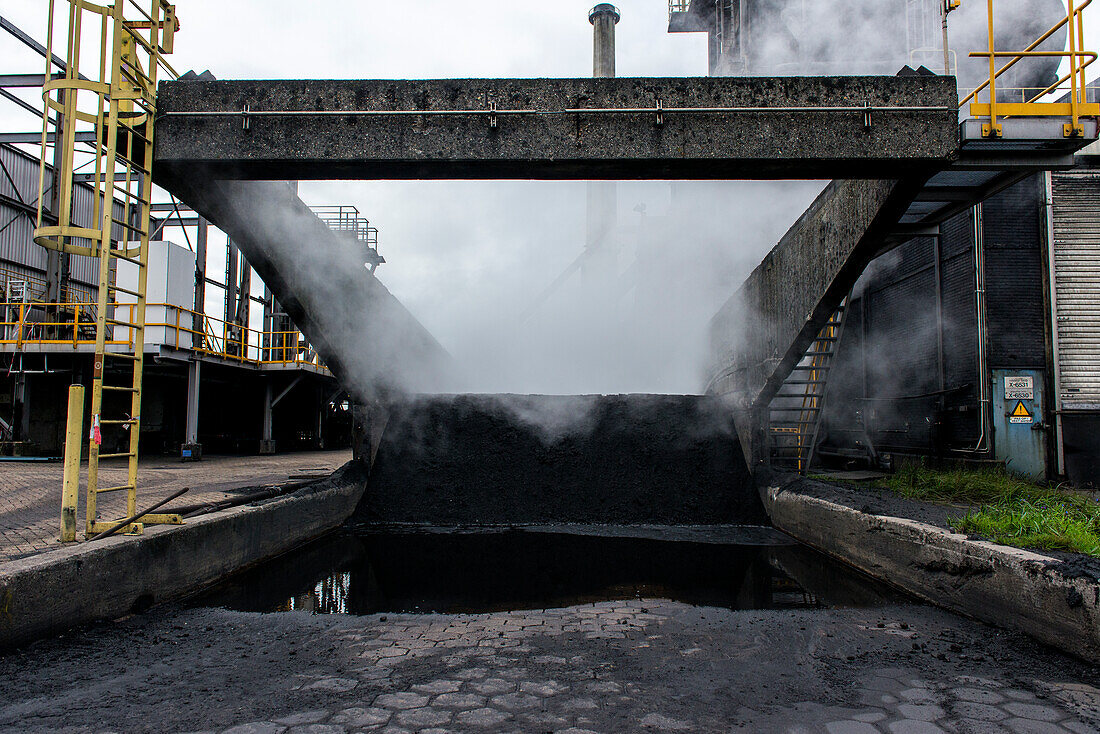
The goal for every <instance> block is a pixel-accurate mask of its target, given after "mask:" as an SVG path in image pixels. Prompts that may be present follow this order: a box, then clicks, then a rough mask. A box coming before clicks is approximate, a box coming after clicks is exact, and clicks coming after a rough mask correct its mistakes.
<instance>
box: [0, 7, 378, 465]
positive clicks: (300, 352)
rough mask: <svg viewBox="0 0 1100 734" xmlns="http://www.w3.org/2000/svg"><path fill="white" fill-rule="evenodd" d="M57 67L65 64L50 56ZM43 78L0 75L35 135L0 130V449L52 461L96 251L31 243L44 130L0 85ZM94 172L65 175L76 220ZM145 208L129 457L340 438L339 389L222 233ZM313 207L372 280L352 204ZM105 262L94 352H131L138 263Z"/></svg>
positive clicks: (91, 343)
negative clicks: (139, 362)
mask: <svg viewBox="0 0 1100 734" xmlns="http://www.w3.org/2000/svg"><path fill="white" fill-rule="evenodd" d="M0 21H2V28H3V32H4V36H5V37H7V41H6V42H5V43H15V44H23V45H25V46H27V47H29V48H31V49H32V50H34V51H36V52H38V53H39V54H41V55H43V56H45V48H44V47H43V46H42V45H41V44H39V43H38V42H37V41H36V40H35V39H34V38H32V37H31V36H30V35H28V34H27V33H26V32H24V31H23V30H22V29H20V28H17V27H16V26H14V25H13V24H11V23H10V22H8V21H6V20H4V19H2V18H0ZM54 62H55V66H56V67H57V68H58V69H59V70H61V69H63V66H64V64H63V62H61V61H60V60H59V59H56V57H55V58H54ZM191 76H194V75H191ZM42 83H43V75H42V74H7V75H4V76H0V93H3V95H4V98H5V99H4V100H0V104H5V105H8V106H9V107H12V108H13V109H17V110H20V109H21V111H22V112H25V113H26V120H27V124H26V128H25V129H26V130H28V131H32V132H26V133H22V132H17V131H11V132H5V133H3V134H2V135H0V141H2V142H0V368H2V372H0V455H4V454H6V455H12V454H15V455H20V456H59V455H60V454H61V453H62V450H63V448H64V443H65V420H66V404H67V403H66V401H67V397H66V393H67V390H68V386H69V385H70V384H90V382H91V379H92V374H93V361H94V358H95V353H96V322H97V308H98V303H97V301H98V296H99V293H98V290H99V288H98V283H99V276H100V274H99V258H97V257H89V256H84V255H79V254H70V253H59V252H56V251H53V250H47V249H46V248H44V247H41V246H39V244H37V243H36V242H35V241H34V237H33V234H34V230H35V226H36V216H37V200H38V191H39V166H40V156H41V152H40V151H41V150H42V148H41V145H40V143H41V140H42V138H43V136H42V134H41V133H40V132H38V131H37V130H35V128H36V127H38V126H41V125H42V119H41V115H42V111H41V109H40V108H37V109H36V108H35V107H34V106H32V105H29V104H28V103H26V102H25V101H24V100H23V99H22V98H21V97H19V96H17V95H15V94H13V93H11V92H10V91H9V89H13V88H16V87H41V86H42ZM59 118H60V115H59V114H55V115H53V116H52V118H51V126H50V130H51V131H50V132H49V135H50V136H55V135H56V136H60V135H61V121H60V119H59ZM52 139H53V138H52V137H51V140H52ZM85 143H86V144H87V141H85ZM58 149H60V146H58ZM88 154H89V155H91V147H90V145H89V146H88ZM54 170H55V168H54V166H53V165H50V162H49V161H48V162H47V165H46V166H45V167H44V174H43V175H44V179H45V180H44V182H43V186H44V190H46V191H53V192H54V194H53V198H52V199H51V200H50V201H48V202H45V207H44V208H45V211H44V213H43V220H44V223H46V224H50V223H56V221H57V218H56V214H55V213H54V212H55V211H56V207H57V206H58V196H57V193H56V190H55V189H54V188H53V178H54ZM86 170H91V169H86ZM92 177H93V174H91V173H88V174H77V175H76V176H75V177H74V184H73V188H72V195H71V221H72V222H73V223H74V224H76V225H80V226H90V225H91V224H92V223H93V222H94V217H95V214H94V207H95V201H96V193H95V192H96V189H95V187H94V185H93V183H94V182H93V181H92ZM288 186H291V187H294V188H296V186H295V185H294V184H293V183H291V184H288ZM137 209H138V206H137V204H136V203H133V202H131V203H129V205H127V203H126V199H125V198H124V197H119V198H116V199H115V201H114V204H113V219H114V220H115V222H116V223H115V225H114V227H113V236H114V238H115V239H118V240H120V241H125V240H126V239H128V230H129V229H131V228H132V227H134V226H136V218H137ZM151 211H152V212H153V214H152V219H151V227H150V234H149V239H150V244H149V254H148V259H149V260H148V279H147V284H146V291H145V298H146V301H147V304H146V313H145V328H144V330H143V334H144V338H143V341H144V346H143V347H142V349H143V351H144V356H145V361H144V370H143V381H144V390H143V395H142V400H141V404H142V415H141V421H140V431H141V436H140V443H141V446H142V453H143V454H166V455H176V456H180V457H181V458H184V459H199V458H201V456H202V452H203V451H206V452H216V453H228V452H232V453H254V452H259V453H273V452H274V451H275V450H276V448H278V449H279V450H293V449H308V448H319V447H323V446H324V447H329V448H333V447H339V446H345V445H348V444H349V442H350V435H351V417H350V415H351V414H350V411H349V404H348V400H347V397H346V393H345V392H344V390H343V389H341V387H340V386H339V385H338V383H337V381H336V379H335V378H334V377H333V375H332V373H331V371H330V370H329V369H328V368H327V367H326V365H325V364H324V363H323V361H322V360H321V359H320V357H319V356H318V354H317V351H316V349H315V348H314V347H313V346H312V345H311V344H309V343H308V341H307V340H306V338H305V337H304V336H303V335H302V333H301V332H300V331H299V329H298V328H297V327H296V326H295V324H294V323H293V322H292V321H291V319H290V318H289V316H288V315H287V314H286V313H285V312H284V310H283V308H282V307H281V306H280V304H279V302H278V301H277V300H276V299H275V297H274V296H273V295H272V293H271V291H270V289H269V288H268V287H267V285H266V284H265V283H264V282H263V281H262V280H261V279H260V278H259V276H258V275H256V274H255V271H254V270H253V268H252V266H251V265H250V263H249V262H248V261H247V260H246V258H245V257H244V255H242V254H241V252H240V251H239V249H238V247H237V246H236V244H235V243H234V242H233V241H232V239H230V238H228V237H227V236H226V235H224V233H222V232H220V231H218V230H217V229H215V228H214V227H213V226H212V225H210V224H209V222H207V221H206V220H205V219H204V218H202V217H200V216H199V215H197V214H196V213H195V212H193V211H191V210H190V209H188V208H187V207H186V206H184V205H183V204H182V203H180V202H178V201H177V200H176V199H175V198H174V197H169V196H167V195H164V197H163V201H160V202H159V203H156V202H154V203H152V205H151ZM314 212H315V213H316V215H317V217H318V218H319V219H320V220H321V221H322V222H324V223H325V224H327V225H328V226H329V228H330V229H331V230H332V231H333V233H334V235H335V236H337V237H339V238H342V239H344V240H347V241H348V242H349V243H352V246H353V248H357V251H358V252H360V254H361V257H362V261H363V263H364V265H365V266H366V267H367V268H368V269H369V271H370V272H373V271H374V269H375V268H377V267H378V265H380V264H381V263H384V262H385V260H384V258H382V257H381V256H380V255H379V254H378V230H377V229H376V228H375V227H373V226H371V225H370V223H369V221H368V220H367V219H366V217H365V216H363V215H362V214H361V213H360V212H359V211H358V209H356V208H355V207H353V206H322V207H315V208H314ZM110 267H111V270H110V273H109V279H110V281H109V282H111V283H112V286H113V287H112V293H111V296H110V298H109V300H108V309H109V310H110V312H111V315H112V316H113V315H118V318H117V319H116V323H115V325H114V326H113V327H111V328H110V329H109V334H108V336H107V339H106V344H105V347H106V348H107V349H108V350H112V349H113V350H116V351H119V352H122V351H129V350H131V349H134V348H135V346H134V344H133V341H134V338H135V337H134V334H135V329H134V328H132V327H130V326H127V325H126V324H127V323H132V322H133V321H134V320H135V318H134V311H135V306H136V304H135V298H134V296H133V295H132V293H134V292H136V291H138V290H140V289H139V288H138V285H137V280H138V269H139V268H138V266H137V265H136V263H134V262H130V261H127V260H126V259H125V258H120V259H119V260H118V261H117V262H112V263H111V266H110ZM114 286H117V289H116V288H114ZM108 369H109V367H108ZM90 400H91V393H90V392H89V394H88V395H87V396H86V403H90ZM87 408H88V405H87V404H86V409H87ZM127 439H128V436H127V433H126V432H125V431H122V432H114V433H108V432H104V445H103V451H104V453H107V452H116V453H118V452H121V451H123V444H125V443H126V441H127Z"/></svg>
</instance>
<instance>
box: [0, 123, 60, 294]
mask: <svg viewBox="0 0 1100 734" xmlns="http://www.w3.org/2000/svg"><path fill="white" fill-rule="evenodd" d="M0 162H3V164H4V168H5V169H6V171H7V174H8V175H4V173H3V172H2V171H0V196H3V197H6V199H10V200H13V201H14V202H23V204H25V205H26V208H27V209H31V210H33V209H35V208H36V206H37V205H36V202H37V201H38V161H37V160H36V159H34V158H32V157H31V156H29V155H26V154H25V153H22V152H21V151H19V150H17V149H16V148H12V147H9V146H6V145H5V146H0ZM9 176H10V177H11V180H9V178H8V177H9ZM46 181H47V184H50V183H52V176H48V177H47V179H46ZM13 182H14V184H15V186H14V187H13V186H12V183H13ZM34 220H35V214H34V212H33V211H26V210H24V209H23V208H22V207H19V206H16V205H14V204H13V203H9V202H8V201H6V200H3V199H0V227H4V229H3V231H2V232H0V261H3V262H2V263H0V267H7V266H10V265H20V266H23V267H25V268H33V269H35V270H38V271H39V274H40V275H41V274H42V273H45V270H46V251H45V250H44V249H42V248H41V247H39V246H38V245H36V244H34V239H33V238H32V235H33V233H34ZM9 222H10V224H9ZM5 225H7V226H5Z"/></svg>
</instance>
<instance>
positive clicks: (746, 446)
mask: <svg viewBox="0 0 1100 734" xmlns="http://www.w3.org/2000/svg"><path fill="white" fill-rule="evenodd" d="M1062 122H1063V121H1062V120H1061V119H1050V120H1043V119H1028V120H1011V119H1010V120H1004V121H1002V125H1003V134H1002V135H1001V136H1000V137H997V138H991V137H988V136H987V135H986V134H985V133H984V132H983V130H982V129H981V125H980V123H978V124H975V123H974V121H967V122H966V123H964V124H963V125H962V126H961V127H960V125H959V119H958V97H957V92H956V84H955V80H954V78H952V77H940V76H927V75H915V76H895V77H781V78H752V77H740V78H731V77H708V78H686V79H631V78H602V79H498V80H490V79H455V80H423V81H416V80H402V81H384V80H340V81H331V80H330V81H324V80H307V81H296V80H277V81H209V80H208V81H202V80H199V81H174V82H165V83H162V84H161V86H160V90H159V94H158V121H157V128H156V149H155V166H154V170H155V171H156V175H157V179H158V182H160V183H161V184H162V185H164V186H166V187H167V188H169V189H170V190H171V191H173V192H174V193H176V194H178V195H179V196H180V197H181V198H182V199H183V200H184V201H186V202H187V203H189V204H190V205H191V206H193V207H194V208H195V209H196V210H197V211H199V212H201V213H203V214H204V216H207V217H208V218H210V219H211V220H212V221H214V222H216V223H218V224H219V225H220V226H223V228H227V229H228V230H230V231H231V232H232V231H233V229H234V227H235V224H234V222H235V221H240V218H241V217H248V216H252V215H254V214H255V211H256V210H257V207H256V206H254V205H253V202H259V201H263V200H272V201H276V200H284V203H285V205H286V206H287V207H290V208H291V209H292V208H293V206H294V204H293V202H292V201H289V200H287V197H286V196H285V195H284V194H282V193H281V190H280V189H278V188H277V187H278V185H277V184H257V183H245V182H246V181H248V180H252V179H339V178H343V179H387V178H399V179H456V178H465V179H496V178H505V179H669V178H673V179H710V180H715V179H731V178H738V179H770V178H806V179H813V178H831V179H837V180H835V181H834V183H833V184H832V185H830V186H829V187H828V188H827V189H826V190H825V192H823V194H822V195H821V197H819V199H818V200H817V202H815V204H814V205H813V206H812V207H811V208H810V209H809V210H807V212H806V213H805V214H804V215H803V216H802V217H801V218H800V220H799V221H798V222H797V223H796V224H795V225H794V227H792V229H791V231H790V232H789V233H788V234H787V236H786V237H784V239H783V241H782V242H780V244H779V245H778V246H777V247H776V248H775V249H774V250H773V251H772V253H770V254H769V256H768V257H767V258H766V259H765V261H764V262H763V263H762V264H761V265H760V267H758V268H757V269H756V271H754V273H753V274H752V275H751V276H750V278H749V280H748V281H747V282H746V283H745V285H744V286H743V287H742V289H741V291H740V292H739V294H738V295H736V296H735V297H734V299H731V302H730V304H729V306H728V308H730V309H733V310H734V311H736V312H737V313H738V314H740V318H739V320H740V321H741V322H743V323H744V325H745V328H744V330H743V332H741V333H737V334H735V335H732V337H731V338H735V339H736V340H737V341H738V346H737V355H736V358H735V359H731V362H730V365H729V367H728V369H727V371H726V372H727V374H726V375H725V377H726V378H727V379H728V380H730V381H732V382H733V383H736V384H734V385H733V386H732V389H729V390H726V391H725V392H733V393H735V394H736V395H737V397H738V404H739V406H740V407H741V408H742V410H743V415H742V417H741V418H740V419H739V420H738V432H739V433H740V438H741V445H742V449H743V450H744V452H745V456H746V459H747V460H748V461H749V463H750V465H751V466H754V465H758V464H760V463H762V462H763V461H764V457H763V456H762V451H763V446H764V442H763V441H762V440H761V433H762V431H763V430H764V425H765V421H764V420H763V418H762V411H763V410H764V409H766V407H767V405H768V403H769V402H770V400H771V398H772V397H773V396H774V395H775V394H776V392H777V391H778V389H779V386H780V385H782V383H783V382H784V380H785V379H787V378H788V376H789V375H790V373H791V370H792V369H794V368H795V366H796V365H797V363H798V362H799V360H800V359H802V357H803V355H804V353H805V351H806V349H807V347H808V345H809V344H810V343H811V342H812V341H813V340H814V338H815V335H817V334H818V333H819V331H820V330H821V328H822V325H823V324H824V323H825V322H826V321H827V320H828V318H829V316H830V314H832V313H833V312H834V311H835V310H836V308H837V306H838V304H839V303H840V302H841V301H842V300H843V298H844V297H845V296H846V294H847V293H848V291H849V290H850V289H851V286H852V284H853V283H854V282H855V280H856V278H858V276H859V274H860V273H861V272H862V270H863V268H864V267H865V266H866V264H867V262H869V261H870V259H871V258H872V257H874V256H875V255H877V254H880V253H881V252H883V251H884V250H886V249H888V248H890V247H891V246H894V245H896V244H898V243H900V242H902V241H904V240H905V239H907V238H908V237H912V236H914V235H915V234H918V233H919V232H921V231H922V228H926V227H928V226H931V225H932V224H934V223H936V222H937V221H943V218H945V217H946V216H949V215H950V213H952V212H957V211H959V210H960V209H961V208H962V207H965V206H967V204H968V203H970V202H973V201H978V200H980V199H981V198H982V197H983V196H986V195H988V194H989V193H991V192H992V191H996V190H998V189H999V188H1003V187H1004V186H1007V185H1009V184H1010V183H1012V182H1013V181H1015V180H1018V178H1019V176H1020V175H1023V174H1022V173H1021V172H1026V171H1029V170H1038V169H1048V168H1051V167H1057V166H1059V165H1068V164H1069V160H1070V158H1071V156H1072V151H1073V150H1075V149H1076V148H1079V147H1081V146H1083V145H1085V144H1087V143H1088V142H1090V141H1092V140H1095V139H1096V124H1095V121H1092V120H1084V134H1083V135H1079V136H1071V137H1066V135H1065V134H1064V130H1063V127H1062ZM272 187H275V188H272ZM225 202H235V203H234V204H229V205H226V204H225ZM245 212H248V213H245ZM284 221H285V218H284ZM255 226H259V227H261V231H262V227H263V224H262V222H257V221H253V222H251V223H250V224H249V226H248V227H242V228H241V230H242V238H241V242H242V249H245V248H246V247H247V248H248V252H247V254H248V256H249V258H250V260H251V261H252V262H254V263H256V267H257V269H258V270H259V271H260V272H261V274H262V275H264V277H265V279H266V280H267V281H268V282H270V283H273V284H281V289H282V290H283V292H277V296H278V297H279V298H280V301H282V302H284V303H288V304H291V303H295V304H296V306H294V307H295V308H297V309H298V310H299V313H296V314H294V316H295V319H296V321H298V323H300V324H302V328H303V330H305V331H307V333H308V332H310V329H312V328H316V329H317V330H318V331H324V330H325V329H326V328H328V329H329V331H330V332H331V333H334V334H337V333H340V329H341V328H344V327H342V326H341V325H340V324H339V323H336V321H334V322H333V323H332V324H330V325H329V326H328V327H324V326H322V325H321V323H320V322H321V321H323V320H324V319H325V317H324V316H322V315H321V314H322V313H323V312H324V311H326V310H331V304H330V303H328V299H327V297H326V296H319V295H318V294H317V293H313V292H311V291H310V289H309V287H308V286H307V287H302V286H303V284H302V283H296V282H295V273H296V272H297V270H298V268H299V266H300V265H301V263H303V262H305V260H302V259H301V254H302V251H301V248H300V247H299V245H298V244H297V243H298V241H299V238H295V237H292V238H290V239H289V240H288V239H287V238H286V237H285V236H281V235H280V231H281V230H282V229H285V228H281V227H275V228H274V229H270V228H269V230H268V231H265V232H263V235H262V236H255V235H253V236H252V238H251V239H252V241H253V243H254V244H252V245H251V246H249V245H246V244H244V243H245V242H247V240H248V239H249V236H248V234H247V229H248V228H251V227H255ZM275 243H279V244H275ZM341 292H342V293H346V294H347V297H348V298H349V299H350V301H354V300H355V299H356V298H358V297H359V296H357V295H356V294H355V293H353V292H351V291H350V290H341ZM368 300H369V298H368ZM288 308H289V307H288ZM372 308H373V307H372V306H371V305H369V304H368V303H362V304H358V305H355V306H354V307H353V310H354V311H355V312H356V313H362V314H364V315H365V316H364V318H365V319H367V320H369V319H370V313H371V312H372ZM746 315H747V316H746ZM384 320H385V319H383V321H384ZM313 322H316V323H313ZM308 335H309V336H310V338H311V339H313V341H314V342H316V343H318V344H327V345H329V349H330V354H326V355H325V356H326V359H328V360H329V361H330V363H335V364H347V365H349V367H347V368H341V369H340V370H339V372H341V373H343V374H344V375H348V376H349V377H348V378H347V379H352V380H354V379H359V380H361V381H362V382H363V385H366V386H367V387H362V388H361V392H363V391H365V392H370V388H369V384H370V383H371V382H372V381H377V380H376V378H377V377H378V374H379V368H378V366H377V365H378V361H377V359H372V357H371V355H370V354H369V353H362V352H356V350H355V349H354V348H351V347H349V342H348V340H347V339H345V338H327V339H326V338H325V337H324V336H320V335H319V336H317V337H315V336H314V334H313V333H308ZM415 353H416V351H415V349H413V348H412V346H411V345H409V344H407V343H404V342H403V341H402V340H400V339H398V340H396V345H395V347H394V349H393V351H392V354H393V355H394V357H393V360H392V362H393V364H395V365H396V364H413V363H415V362H416V358H415V356H412V355H415ZM410 356H412V359H411V361H410V360H409V359H408V357H410ZM353 365H354V366H353ZM353 375H358V376H367V378H369V379H364V378H363V377H358V378H356V377H352V376H353ZM414 384H415V381H414Z"/></svg>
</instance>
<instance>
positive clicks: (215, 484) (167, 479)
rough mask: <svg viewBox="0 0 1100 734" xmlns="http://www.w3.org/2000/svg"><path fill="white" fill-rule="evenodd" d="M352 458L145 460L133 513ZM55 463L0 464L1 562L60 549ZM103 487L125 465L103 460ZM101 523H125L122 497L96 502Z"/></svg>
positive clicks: (80, 520)
mask: <svg viewBox="0 0 1100 734" xmlns="http://www.w3.org/2000/svg"><path fill="white" fill-rule="evenodd" d="M350 459H351V450H350V449H341V450H338V451H307V452H300V453H292V454H283V455H277V456H210V457H207V458H206V459H204V460H203V461H200V462H194V463H183V462H181V461H179V460H178V459H168V458H164V457H157V458H150V459H143V460H142V461H141V462H140V465H139V469H138V472H139V473H138V508H139V509H144V508H145V507H147V506H149V505H151V504H153V503H154V502H156V501H157V500H159V499H163V498H164V497H167V496H168V495H170V494H171V493H172V492H175V491H177V490H179V489H182V488H183V487H191V490H190V491H188V492H187V494H185V495H183V496H182V497H180V498H179V499H178V500H175V501H174V502H173V503H172V504H170V505H168V506H167V507H166V508H165V510H164V511H171V509H172V507H173V505H184V504H194V503H197V502H209V501H215V500H220V499H225V498H226V497H230V496H232V495H233V494H234V493H235V492H236V491H238V490H240V489H242V488H245V487H255V486H257V485H264V484H274V483H278V482H284V481H286V480H287V479H288V478H289V477H291V476H293V475H297V474H302V473H305V472H307V471H308V470H310V469H315V468H325V469H327V470H328V471H333V470H335V469H337V468H339V467H340V466H341V465H342V464H343V463H345V462H346V461H348V460H350ZM82 471H83V472H85V474H84V476H82V481H81V486H80V499H79V503H78V507H77V528H83V527H84V500H85V495H84V493H85V487H86V485H85V480H86V478H87V476H86V471H87V467H86V466H85V467H84V468H83V469H82ZM62 472H63V468H62V465H61V462H12V461H5V462H3V463H0V562H3V561H10V560H14V559H16V558H22V557H24V556H28V555H30V554H32V553H40V552H42V551H46V550H51V549H53V548H59V547H60V543H59V542H58V540H57V536H58V525H59V523H60V518H61V476H62ZM100 477H101V482H102V483H104V486H113V485H118V484H125V483H126V464H125V463H124V462H123V461H121V460H107V461H104V462H103V463H102V465H101V466H100ZM99 507H100V513H99V514H100V517H101V518H108V519H116V518H117V519H121V518H122V517H124V516H125V511H126V497H125V495H124V494H122V493H118V492H115V493H111V494H108V495H103V496H101V497H100V498H99Z"/></svg>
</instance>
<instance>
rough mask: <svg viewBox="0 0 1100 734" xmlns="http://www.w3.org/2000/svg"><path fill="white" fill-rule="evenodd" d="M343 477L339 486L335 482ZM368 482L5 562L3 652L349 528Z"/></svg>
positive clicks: (0, 606)
mask: <svg viewBox="0 0 1100 734" xmlns="http://www.w3.org/2000/svg"><path fill="white" fill-rule="evenodd" d="M338 477H339V474H338V475H336V477H333V479H337V478H338ZM365 488H366V487H365V482H359V481H355V480H354V477H353V478H351V479H348V480H347V481H345V482H340V483H337V484H336V486H330V487H324V488H318V489H311V488H310V487H305V488H303V489H301V490H299V491H298V492H295V493H294V494H291V495H287V496H285V497H280V498H279V499H276V500H273V501H270V502H267V503H264V504H261V505H254V506H248V505H246V506H242V507H234V508H231V509H227V510H222V511H220V512H215V513H211V514H209V515H202V516H199V517H196V518H193V519H190V520H188V521H187V524H185V525H180V526H164V525H162V526H153V527H150V528H148V529H146V532H145V534H144V535H142V536H140V537H137V538H132V537H119V536H115V537H111V538H106V539H104V540H101V541H96V542H95V543H82V544H80V545H78V546H72V547H67V548H59V549H58V550H53V551H48V552H46V553H40V554H37V555H34V556H31V557H29V558H23V559H19V560H16V561H11V562H9V563H5V564H2V565H0V650H3V649H5V648H9V647H14V646H16V645H20V644H23V643H26V642H29V641H31V640H34V639H37V638H39V637H43V636H46V635H49V634H56V633H59V632H62V631H64V630H67V629H69V628H72V627H75V626H78V625H81V624H85V623H88V622H92V621H95V620H99V619H115V618H118V617H120V616H123V615H125V614H128V613H130V612H131V611H134V610H135V609H143V608H146V607H148V606H149V605H150V604H154V603H159V602H163V601H166V600H170V599H174V598H178V597H180V596H183V595H185V594H187V593H188V592H191V591H194V590H196V589H199V588H201V587H203V586H206V585H208V584H210V583H213V582H215V581H217V580H218V579H220V578H223V577H224V576H226V575H228V574H230V573H233V572H234V571H238V570H240V569H241V568H243V567H245V566H248V565H251V564H253V563H257V562H259V561H262V560H264V559H265V558H270V557H272V556H275V555H278V554H280V553H283V552H286V551H288V550H290V549H291V548H294V547H295V546H297V545H300V544H301V543H304V542H305V541H307V540H310V539H312V538H315V537H317V536H319V535H322V534H323V533H325V532H327V531H329V530H332V529H333V528H335V527H337V526H339V525H340V524H342V523H343V522H344V521H345V520H346V519H347V518H348V517H349V516H350V515H351V513H352V512H353V511H354V510H355V507H356V505H357V504H358V503H359V499H360V497H361V496H362V494H363V491H364V490H365Z"/></svg>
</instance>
